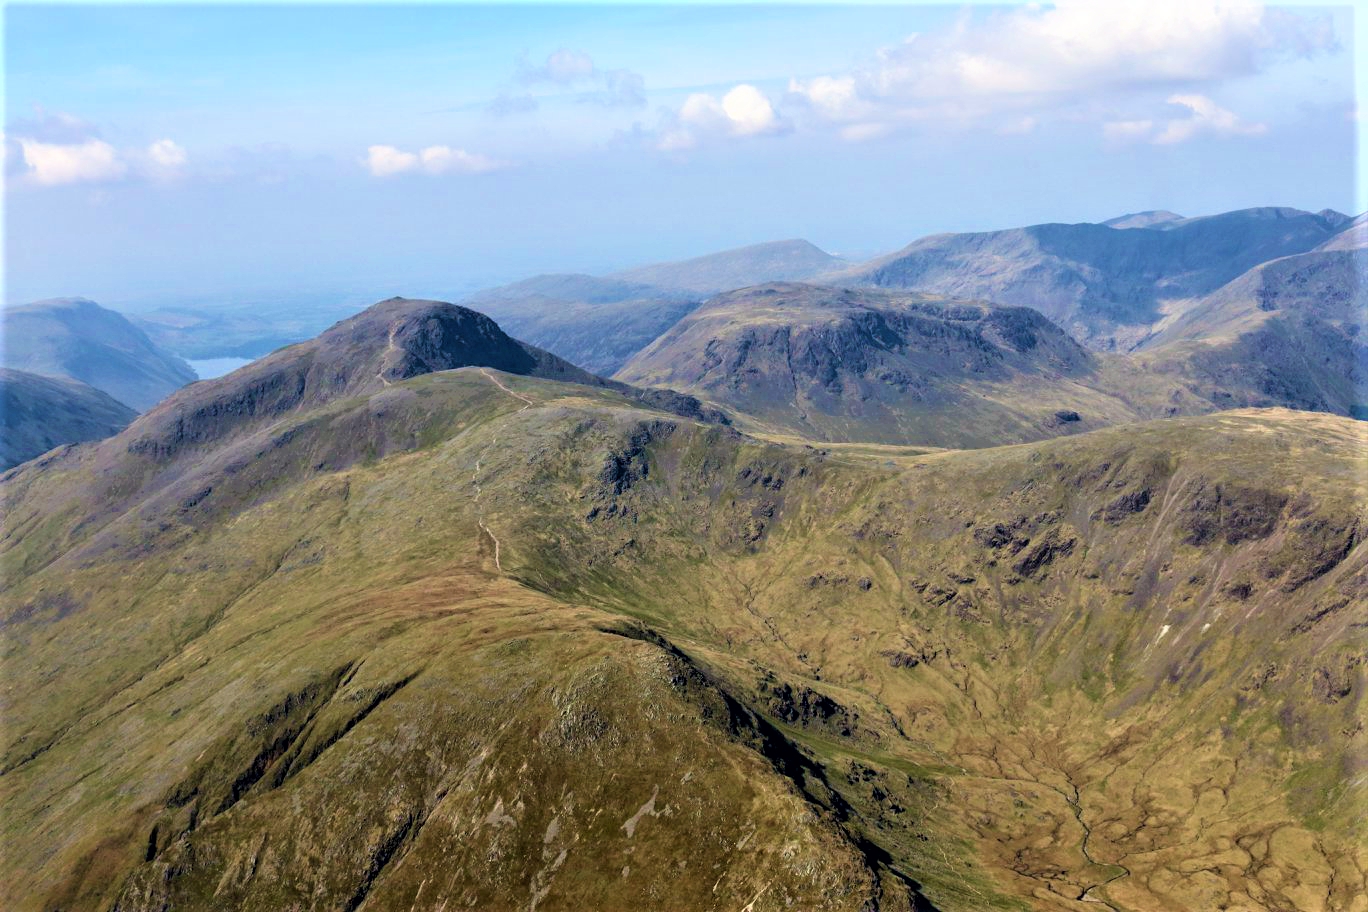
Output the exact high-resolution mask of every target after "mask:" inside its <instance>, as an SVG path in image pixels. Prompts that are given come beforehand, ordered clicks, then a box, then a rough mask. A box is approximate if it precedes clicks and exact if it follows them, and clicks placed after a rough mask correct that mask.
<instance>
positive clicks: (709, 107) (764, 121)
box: [656, 83, 785, 151]
mask: <svg viewBox="0 0 1368 912" xmlns="http://www.w3.org/2000/svg"><path fill="white" fill-rule="evenodd" d="M668 120H669V123H668V124H667V126H666V127H665V129H663V130H662V131H661V135H660V138H659V140H658V141H657V142H656V146H657V148H660V149H663V150H666V151H674V150H678V149H687V148H690V147H692V146H695V145H697V144H698V141H699V139H700V138H702V137H708V136H734V137H745V136H762V135H765V134H768V133H779V132H781V131H783V130H784V129H785V125H784V122H783V120H782V119H780V117H779V114H778V113H777V112H776V111H775V110H774V104H773V103H772V102H771V101H770V100H769V98H768V96H766V95H765V93H764V92H762V91H760V90H759V89H757V88H756V87H755V86H753V85H749V84H746V83H742V84H741V85H738V86H736V87H734V88H732V89H731V90H730V91H728V92H727V93H726V94H725V95H723V96H722V97H721V98H718V97H717V96H714V95H709V94H708V93H706V92H695V93H693V94H692V95H690V96H689V97H688V98H686V99H684V104H682V105H681V106H680V108H679V111H678V112H677V113H676V114H675V115H674V116H673V117H672V118H668Z"/></svg>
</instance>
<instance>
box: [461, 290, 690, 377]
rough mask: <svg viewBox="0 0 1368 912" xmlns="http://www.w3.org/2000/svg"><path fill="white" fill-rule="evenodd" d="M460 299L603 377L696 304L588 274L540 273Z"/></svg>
mask: <svg viewBox="0 0 1368 912" xmlns="http://www.w3.org/2000/svg"><path fill="white" fill-rule="evenodd" d="M466 304H468V305H469V306H470V307H473V308H475V309H477V310H479V311H481V312H482V313H487V314H489V315H490V316H491V317H493V318H494V319H496V320H498V321H499V324H500V325H501V326H504V327H505V328H506V329H507V330H508V331H509V332H510V333H512V334H513V335H515V336H517V337H518V338H520V339H526V340H527V341H529V342H531V343H532V344H533V345H537V346H539V347H541V348H545V349H547V350H548V351H551V352H554V353H555V354H557V355H560V356H561V357H562V358H565V359H566V360H567V361H570V362H571V363H572V364H577V365H579V366H580V367H583V368H584V369H585V370H588V371H592V372H594V373H598V374H603V375H605V376H608V375H611V374H613V373H615V372H616V371H617V370H618V369H619V368H620V367H622V365H623V364H625V363H626V361H627V359H628V358H630V357H631V356H632V355H634V354H636V353H637V352H638V351H640V350H641V349H642V348H644V347H646V345H648V344H649V343H650V342H651V340H653V339H655V338H656V337H657V336H659V335H660V334H661V333H663V332H664V331H665V330H667V329H669V328H670V327H671V326H673V325H674V324H675V323H676V322H677V321H678V320H679V318H680V317H682V316H684V315H685V314H687V313H688V312H689V311H691V310H693V309H694V308H695V307H697V306H698V300H697V297H696V296H695V295H693V294H692V293H688V292H680V291H669V290H666V289H662V288H656V287H654V286H650V285H642V284H639V283H635V282H621V281H617V280H615V279H611V278H595V277H593V276H587V275H543V276H535V277H533V278H531V279H525V280H524V281H521V282H514V283H513V284H511V285H505V286H502V287H500V288H493V289H489V290H488V291H484V292H481V293H479V294H477V295H474V296H472V297H470V298H468V299H467V300H466Z"/></svg>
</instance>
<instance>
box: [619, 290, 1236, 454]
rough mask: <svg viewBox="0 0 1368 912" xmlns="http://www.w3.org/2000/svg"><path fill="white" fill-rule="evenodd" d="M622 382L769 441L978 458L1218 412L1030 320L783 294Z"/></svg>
mask: <svg viewBox="0 0 1368 912" xmlns="http://www.w3.org/2000/svg"><path fill="white" fill-rule="evenodd" d="M618 377H619V378H620V379H622V380H624V381H627V382H631V383H636V384H659V385H667V386H670V387H672V388H676V389H680V390H687V391H689V392H692V393H694V394H695V395H698V396H700V397H703V398H705V399H708V400H711V401H714V402H717V403H719V404H722V405H724V406H725V407H727V408H729V409H734V410H736V411H737V412H740V413H742V414H743V415H745V416H749V417H750V418H751V419H754V420H755V421H756V422H757V423H758V425H757V426H758V427H759V428H760V429H762V430H770V431H778V432H780V433H791V434H799V435H803V436H808V437H812V438H814V439H818V440H829V441H864V442H875V443H897V444H914V445H925V446H940V447H977V446H991V445H996V444H1002V443H1017V442H1022V441H1027V440H1039V439H1042V438H1045V437H1054V436H1058V435H1060V434H1068V433H1076V432H1078V431H1082V430H1089V429H1094V428H1097V427H1102V426H1105V425H1108V424H1115V423H1119V422H1123V421H1134V420H1138V419H1140V418H1144V417H1155V416H1160V415H1165V414H1175V413H1179V412H1181V411H1184V410H1186V411H1189V412H1204V411H1210V410H1211V408H1212V407H1213V406H1212V405H1211V404H1210V403H1208V402H1206V401H1205V400H1202V399H1199V398H1196V397H1194V396H1192V395H1191V394H1190V393H1189V392H1188V391H1187V390H1186V389H1185V388H1184V387H1183V386H1182V385H1181V384H1178V383H1174V382H1171V380H1170V378H1168V377H1166V376H1163V375H1159V374H1156V375H1152V376H1151V375H1142V374H1140V373H1138V372H1136V371H1134V370H1132V369H1131V365H1130V362H1129V361H1128V360H1126V359H1124V358H1119V357H1114V356H1112V357H1107V356H1101V355H1096V354H1093V353H1090V352H1088V351H1086V350H1085V349H1083V348H1082V347H1081V346H1079V345H1078V343H1076V342H1074V340H1073V339H1071V338H1069V336H1068V335H1067V334H1066V333H1064V332H1063V331H1062V330H1060V329H1059V328H1058V327H1057V326H1055V325H1054V324H1052V323H1050V322H1049V321H1048V320H1046V319H1045V318H1044V317H1043V316H1041V315H1040V314H1038V313H1036V312H1035V311H1033V310H1029V309H1027V308H1020V307H995V306H992V305H987V304H981V303H976V302H965V301H953V300H946V299H943V298H937V297H934V296H927V295H918V294H909V293H905V292H904V293H895V292H887V291H880V290H874V289H840V288H829V287H823V286H816V285H796V284H775V285H764V286H758V287H755V288H748V289H743V290H741V291H737V292H732V293H730V294H725V295H719V296H718V297H716V298H713V299H712V300H710V301H708V302H707V303H706V304H704V305H703V306H702V307H700V308H699V309H697V310H695V311H694V312H693V313H692V314H690V315H689V316H687V317H685V318H684V319H683V320H681V321H680V322H679V323H678V324H677V325H676V326H675V327H674V328H672V329H671V330H670V331H669V332H668V333H666V334H665V335H663V336H661V337H660V338H659V339H658V340H656V341H655V342H654V343H653V344H652V345H651V346H650V347H648V348H647V349H645V350H644V351H642V352H641V353H640V354H638V355H637V356H636V357H634V358H633V359H632V360H631V361H630V362H629V363H628V364H627V365H626V366H625V367H624V368H623V370H622V371H620V372H619V374H618Z"/></svg>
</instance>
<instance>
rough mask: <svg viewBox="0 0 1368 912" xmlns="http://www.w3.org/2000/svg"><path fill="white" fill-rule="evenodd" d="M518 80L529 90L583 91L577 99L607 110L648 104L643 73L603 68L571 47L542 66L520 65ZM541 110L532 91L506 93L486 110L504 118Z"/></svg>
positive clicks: (501, 94)
mask: <svg viewBox="0 0 1368 912" xmlns="http://www.w3.org/2000/svg"><path fill="white" fill-rule="evenodd" d="M514 80H515V82H516V83H517V84H519V85H521V86H523V87H525V88H527V87H535V86H539V85H540V86H552V87H555V88H556V89H558V90H559V91H564V90H565V89H567V88H571V87H574V88H576V89H578V90H579V92H578V94H577V95H575V96H574V98H575V100H577V101H582V102H590V103H593V104H600V105H604V106H605V107H625V108H639V107H643V106H645V104H646V80H645V78H644V77H642V75H641V74H640V73H636V72H633V71H632V70H624V69H617V70H602V69H599V67H598V66H597V64H595V63H594V58H592V57H590V56H589V55H588V54H586V53H585V52H583V51H576V50H571V49H569V48H561V49H559V50H557V51H555V52H553V53H552V54H550V55H549V56H547V58H546V61H545V62H544V63H542V64H541V65H540V66H535V67H534V66H529V65H528V64H527V63H526V62H525V61H524V62H522V63H520V64H519V66H518V72H517V74H516V75H515V77H514ZM538 107H539V102H538V99H537V97H536V96H535V95H533V94H532V93H531V92H528V91H521V92H516V93H514V92H509V91H504V92H501V93H500V94H499V95H498V97H496V98H495V99H494V101H492V102H491V103H490V104H489V105H488V106H487V107H486V110H487V111H488V112H489V113H490V114H493V115H495V116H496V117H503V116H507V115H510V114H524V113H527V112H529V111H535V110H536V109H537V108H538Z"/></svg>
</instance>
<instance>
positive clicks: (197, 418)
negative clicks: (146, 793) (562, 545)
mask: <svg viewBox="0 0 1368 912" xmlns="http://www.w3.org/2000/svg"><path fill="white" fill-rule="evenodd" d="M469 366H479V367H491V368H494V369H496V370H500V371H505V372H507V373H510V374H522V375H526V376H533V377H541V378H544V379H550V380H561V381H565V382H570V383H579V384H584V385H586V386H593V387H601V388H605V389H612V390H615V391H617V392H619V393H622V394H623V395H626V396H629V397H631V398H634V399H638V400H640V401H643V402H645V403H647V404H649V405H653V406H658V407H661V408H666V409H669V410H672V411H677V412H679V413H681V414H687V415H690V416H693V417H700V418H702V417H707V418H709V420H723V419H722V417H721V416H720V415H718V414H717V413H716V412H715V411H709V412H706V413H705V412H704V411H703V410H701V409H700V407H699V404H698V402H697V401H696V400H693V399H692V398H691V397H687V396H680V395H678V394H676V393H672V392H671V391H669V390H637V389H632V388H631V387H629V386H627V385H626V384H622V383H618V382H615V381H611V380H604V379H603V378H601V377H598V376H595V375H593V374H590V373H589V372H587V371H584V370H581V369H580V368H578V367H575V366H574V365H573V364H570V363H569V362H567V361H564V360H562V359H561V358H557V357H556V356H555V355H552V354H550V353H548V352H545V351H542V350H541V349H539V348H536V347H535V346H531V345H527V344H526V343H523V342H519V341H518V340H516V339H514V338H512V337H510V336H508V335H507V334H506V333H505V332H504V331H503V330H502V329H500V328H499V326H498V324H497V323H495V322H494V321H493V320H491V319H490V318H489V317H486V316H485V315H484V314H481V313H476V312H475V311H473V310H470V309H468V308H465V307H458V306H456V305H454V304H447V303H444V302H441V301H422V300H411V299H408V298H390V299H388V300H385V301H381V302H380V303H378V304H375V305H374V306H372V307H370V308H367V309H366V310H364V311H362V312H361V313H359V314H357V315H356V316H354V317H350V318H348V319H346V320H343V321H341V322H339V323H338V324H337V325H335V326H333V327H332V328H331V329H329V330H327V331H326V332H324V333H322V334H321V335H319V336H318V337H317V338H316V339H312V340H310V341H308V342H301V343H299V344H297V345H292V346H289V347H287V348H282V349H280V350H279V351H277V352H274V353H273V354H270V355H268V356H266V357H264V358H261V359H258V360H257V361H253V362H252V363H251V364H248V365H246V366H245V367H242V368H240V369H239V370H236V371H234V372H233V373H231V374H229V375H228V376H227V377H225V378H223V379H222V380H221V381H218V382H214V383H197V384H194V385H192V386H190V387H187V388H186V389H184V390H182V391H181V392H179V393H177V394H176V395H174V396H172V397H170V398H169V399H167V400H166V401H165V402H164V403H162V405H161V406H160V407H158V408H157V409H154V410H153V411H152V412H150V413H148V414H147V415H145V416H144V417H143V418H142V419H140V420H139V421H138V422H136V423H135V424H134V425H133V427H132V428H131V429H130V433H132V434H133V435H134V438H135V439H134V440H133V442H131V443H130V446H131V447H133V448H135V449H137V450H139V451H145V452H148V453H154V454H159V455H160V456H163V457H168V458H169V457H172V456H174V455H176V454H177V453H179V452H180V451H182V450H184V449H186V448H192V447H201V446H204V445H206V444H209V443H212V442H214V441H216V440H219V439H222V438H225V437H230V436H232V435H236V434H241V433H244V432H246V431H248V430H252V429H256V428H260V427H263V426H265V425H268V424H270V423H271V422H274V421H276V420H278V419H279V418H280V417H281V416H282V415H285V414H288V413H291V412H300V411H305V410H308V409H310V408H315V407H318V406H321V405H326V404H328V403H331V402H334V401H338V400H343V399H348V398H351V397H354V396H359V395H365V394H368V393H372V392H375V391H378V390H381V389H383V388H385V387H388V386H390V385H392V384H394V383H397V382H400V381H402V380H406V379H408V378H410V377H415V376H419V375H422V374H427V373H432V372H435V371H444V370H453V369H455V368H460V367H469Z"/></svg>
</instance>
